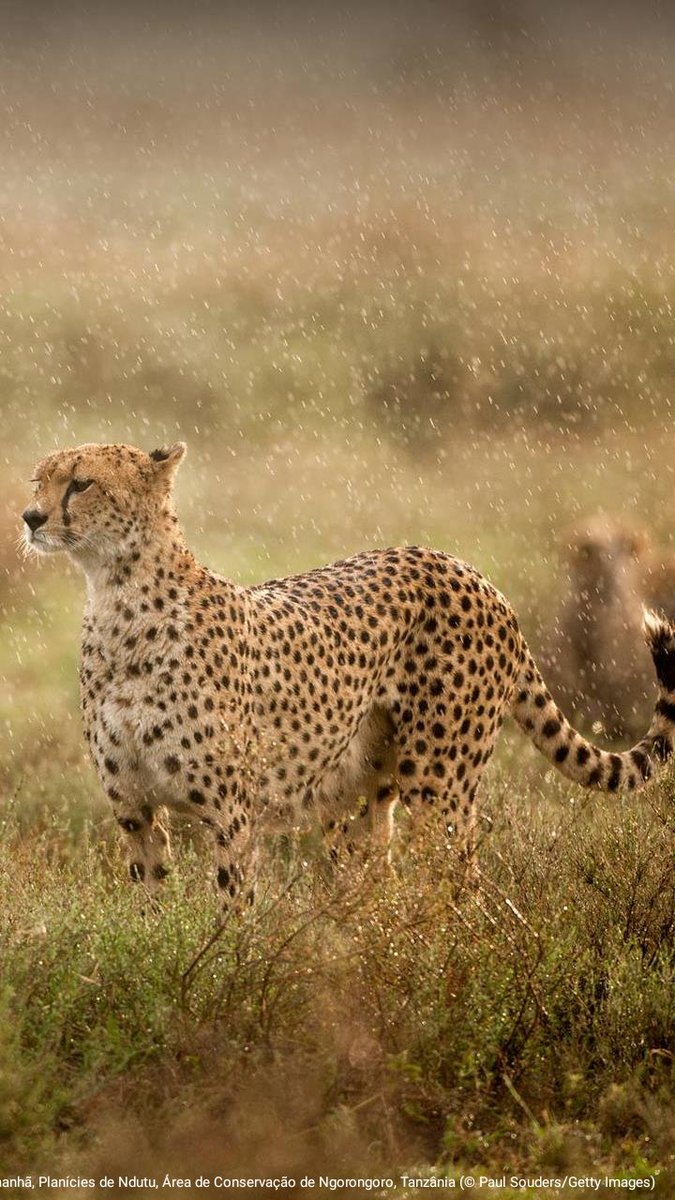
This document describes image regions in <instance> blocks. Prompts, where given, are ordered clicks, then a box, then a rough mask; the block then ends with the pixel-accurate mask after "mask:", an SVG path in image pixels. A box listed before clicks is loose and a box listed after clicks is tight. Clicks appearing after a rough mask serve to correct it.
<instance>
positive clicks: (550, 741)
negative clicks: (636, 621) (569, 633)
mask: <svg viewBox="0 0 675 1200" xmlns="http://www.w3.org/2000/svg"><path fill="white" fill-rule="evenodd" d="M644 634H645V640H646V642H647V645H648V647H649V649H650V651H651V655H652V658H653V660H654V667H655V669H656V676H657V680H658V685H659V695H658V700H657V702H656V706H655V709H654V716H653V718H652V723H651V725H650V727H649V730H648V732H647V734H646V735H645V737H643V738H642V740H641V741H639V742H638V743H637V745H635V746H633V748H632V749H631V750H625V751H624V752H623V753H621V754H612V753H610V752H609V751H607V750H601V749H600V748H599V747H598V746H594V745H593V744H592V743H591V742H589V741H587V740H586V738H584V737H582V735H581V734H580V733H577V731H576V729H573V728H572V726H571V725H570V723H569V721H568V720H567V718H566V717H565V716H563V714H562V712H561V711H560V709H559V708H558V706H557V704H556V703H555V701H554V700H553V697H552V696H551V694H550V692H549V691H548V688H547V687H546V684H545V683H544V681H543V679H542V677H541V674H540V672H539V670H538V668H537V665H536V663H535V661H534V659H533V657H532V655H531V654H530V651H529V650H528V648H527V646H524V658H523V664H522V667H521V671H520V676H519V679H518V684H517V687H516V691H515V693H514V698H513V703H512V709H511V711H512V715H513V716H514V717H515V719H516V721H517V722H518V724H519V725H520V727H521V729H523V730H524V732H525V733H527V734H528V735H529V737H531V738H532V741H533V742H534V744H535V746H536V747H537V749H538V750H540V751H541V753H542V754H543V755H544V756H545V757H546V758H548V759H549V760H550V761H551V762H552V763H553V764H554V765H555V766H556V767H557V768H558V770H559V771H561V772H562V774H563V775H565V776H566V777H567V778H568V779H571V780H573V781H574V782H575V783H580V784H581V785H582V786H583V787H591V788H597V789H598V790H599V791H602V792H617V791H622V790H625V789H634V788H639V787H642V786H643V785H644V784H645V783H646V782H647V780H648V779H651V778H652V776H653V775H654V774H655V773H656V771H657V770H658V768H659V767H660V766H661V765H662V764H663V763H664V762H665V761H666V760H667V759H668V758H670V756H671V754H672V752H673V745H674V744H675V628H674V627H673V626H672V625H671V624H670V623H669V622H668V621H665V620H663V619H662V618H660V617H657V616H656V615H655V614H653V613H649V612H645V618H644Z"/></svg>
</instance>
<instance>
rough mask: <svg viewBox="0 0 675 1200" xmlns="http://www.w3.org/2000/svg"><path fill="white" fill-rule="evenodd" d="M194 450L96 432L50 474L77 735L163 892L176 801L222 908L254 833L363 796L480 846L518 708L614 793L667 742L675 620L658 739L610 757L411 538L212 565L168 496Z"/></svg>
mask: <svg viewBox="0 0 675 1200" xmlns="http://www.w3.org/2000/svg"><path fill="white" fill-rule="evenodd" d="M185 452H186V447H185V444H184V443H182V442H178V443H176V444H174V445H172V446H169V447H167V448H162V449H159V450H154V451H152V453H146V452H144V451H142V450H139V449H136V448H134V447H131V446H126V445H84V446H80V447H78V448H76V449H67V450H61V451H58V452H56V453H53V454H50V455H49V456H48V457H47V458H45V459H44V460H43V461H42V462H40V463H39V464H38V466H37V468H36V470H35V478H34V482H35V486H36V494H35V496H34V499H33V502H32V506H31V507H30V508H28V509H27V510H26V511H25V512H24V514H23V520H24V523H25V538H26V542H27V545H28V547H29V548H30V550H32V551H36V552H39V553H42V554H45V553H53V552H57V551H65V552H66V553H67V554H68V555H70V557H71V559H73V561H74V562H75V563H77V564H78V566H79V567H81V568H82V569H83V571H84V573H85V576H86V584H87V603H86V610H85V615H84V625H83V635H82V647H81V669H80V675H81V705H82V714H83V720H84V732H85V736H86V740H87V742H88V744H89V749H90V752H91V755H92V757H93V761H94V763H95V765H96V769H97V771H98V774H99V776H100V779H101V782H102V784H103V787H104V789H105V791H106V793H107V795H108V797H109V799H110V801H111V802H112V806H113V810H114V814H115V817H116V820H117V823H118V825H119V827H120V829H121V831H122V835H123V838H124V839H125V840H126V844H127V849H128V859H129V873H130V876H131V879H132V880H135V881H138V882H141V883H143V884H144V885H145V887H146V888H147V889H148V890H149V891H150V892H151V893H153V894H154V893H156V891H157V889H158V888H159V887H160V885H161V882H162V880H163V879H164V878H165V876H166V874H167V870H168V862H169V858H170V846H169V837H168V833H167V830H166V828H165V826H164V823H163V819H162V815H161V814H162V813H163V812H164V809H165V807H169V808H171V807H174V808H183V809H187V810H188V811H190V812H192V813H193V814H194V815H198V816H199V818H200V819H201V821H203V822H204V823H205V825H206V826H207V827H208V828H209V830H210V831H211V832H212V835H213V841H214V843H215V856H216V878H217V883H218V885H219V888H220V889H221V893H222V897H223V903H224V904H225V906H226V907H232V906H233V905H237V904H239V903H242V902H243V900H244V898H245V897H247V896H248V895H249V892H251V891H252V889H253V887H254V884H255V875H256V861H257V846H258V843H259V841H260V835H261V830H265V829H266V828H268V822H269V820H271V821H272V824H273V825H274V824H275V823H278V824H280V826H281V827H284V826H286V827H288V825H289V823H291V824H293V823H294V822H296V821H297V820H298V819H299V817H302V818H303V819H304V818H305V817H307V818H309V819H314V820H317V821H318V822H320V823H322V824H326V823H330V821H331V820H332V821H336V820H337V821H338V822H339V820H340V819H341V817H342V815H343V814H344V812H345V811H346V810H348V809H349V808H350V806H354V804H356V803H357V802H362V803H364V807H366V808H367V814H368V818H367V825H368V828H369V830H370V832H371V834H372V836H373V837H374V838H375V840H376V842H378V843H379V844H381V845H382V846H386V845H387V844H388V842H389V838H390V834H391V824H392V821H391V818H392V810H393V808H394V805H395V804H396V803H397V802H398V801H400V802H402V803H403V804H405V805H406V806H408V807H409V808H410V809H411V811H412V812H420V811H429V810H430V809H429V806H433V807H434V809H435V810H436V811H437V813H438V821H439V823H440V826H441V828H442V829H444V830H446V831H447V830H450V831H453V832H454V833H455V834H456V835H457V839H458V842H457V844H458V845H462V846H464V847H467V848H468V849H469V850H470V848H471V846H472V844H473V840H474V833H475V803H476V792H477V788H478V785H479V782H480V779H481V776H482V774H483V772H484V770H485V767H486V765H487V763H488V761H489V759H490V756H491V754H492V751H493V748H494V745H495V740H496V737H497V734H498V731H499V729H500V726H501V724H502V722H503V720H504V717H505V716H506V715H507V714H511V715H512V716H513V717H515V720H516V721H517V723H518V724H519V726H520V728H521V729H522V730H523V731H524V732H525V733H526V734H528V736H529V737H530V738H531V739H532V741H533V742H534V744H535V746H537V748H538V749H539V750H540V751H542V753H543V754H544V755H545V756H546V757H547V758H548V759H549V760H550V761H551V762H552V763H554V764H555V766H556V767H558V768H559V769H560V771H562V772H563V774H564V775H566V776H567V778H568V779H570V780H573V781H575V782H576V783H579V784H582V785H584V786H586V787H589V788H596V789H600V790H603V791H609V792H615V791H618V790H619V789H626V788H637V787H640V786H642V785H643V784H644V783H645V781H646V780H648V779H649V778H650V777H651V776H652V775H653V774H654V773H655V772H656V770H657V769H658V767H659V766H660V764H661V763H662V762H663V761H664V760H665V759H667V758H668V757H669V756H670V754H671V753H672V749H673V741H674V736H675V629H674V628H673V627H672V626H671V625H670V624H669V623H668V622H667V621H665V620H664V619H661V618H659V617H657V616H654V615H651V614H647V616H646V618H645V636H646V640H647V643H648V645H649V648H650V650H651V654H652V658H653V662H654V666H655V670H656V675H657V679H658V685H659V693H658V698H657V701H656V707H655V711H654V715H653V719H652V722H651V726H650V728H649V731H648V733H647V734H646V736H645V737H643V738H642V740H641V741H639V742H638V743H637V745H635V746H634V747H633V749H631V750H628V751H625V752H624V753H622V754H615V753H609V752H607V751H603V750H601V749H599V748H597V747H596V746H594V745H591V744H590V743H589V742H588V741H586V740H585V738H583V737H582V736H581V735H580V734H579V733H577V732H576V731H575V730H574V729H572V727H571V726H570V724H569V723H568V721H567V720H566V718H565V717H564V716H563V714H562V712H561V711H560V709H559V708H558V707H557V705H556V704H555V702H554V700H553V699H552V697H551V695H550V693H549V691H548V690H547V688H546V685H545V684H544V681H543V679H542V676H541V674H540V672H539V670H538V668H537V665H536V663H535V661H534V659H533V657H532V655H531V653H530V651H529V649H528V647H527V645H526V643H525V641H524V639H523V636H522V634H521V632H520V630H519V627H518V622H517V619H516V616H515V613H514V612H513V610H512V608H511V606H510V605H509V603H508V601H507V600H506V599H505V598H504V597H503V596H502V595H501V594H500V593H499V592H498V591H497V590H496V589H495V588H494V587H493V586H492V585H491V584H490V583H489V582H488V581H487V580H486V579H485V578H483V576H482V575H481V574H480V573H479V572H478V571H476V570H475V569H474V568H473V567H471V566H469V565H467V564H466V563H465V562H462V561H460V560H459V559H456V558H453V557H451V556H450V555H448V554H444V553H441V552H439V551H436V550H430V549H421V548H419V547H416V546H410V547H408V546H406V547H401V548H398V549H388V550H372V551H366V552H365V553H361V554H357V555H356V556H355V557H353V558H348V559H346V560H344V561H342V562H338V563H335V564H334V565H332V566H328V567H320V568H318V569H316V570H312V571H308V572H307V573H306V574H302V575H296V576H291V577H289V578H282V579H273V580H270V581H268V582H266V583H261V584H257V585H255V586H253V587H242V586H239V585H238V584H237V583H234V582H231V581H229V580H227V579H225V578H222V577H221V576H219V575H216V574H215V573H214V572H212V571H210V570H208V569H207V568H205V567H203V566H201V565H200V564H199V563H198V562H197V561H196V559H195V558H194V556H193V555H192V553H191V552H190V550H189V549H188V546H187V545H186V542H185V539H184V537H183V534H182V532H181V529H180V526H179V524H178V518H177V516H176V512H175V508H174V503H173V499H172V489H173V481H174V476H175V473H176V470H177V468H178V466H179V464H180V462H181V461H182V459H183V457H184V455H185Z"/></svg>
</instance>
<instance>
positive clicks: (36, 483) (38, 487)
mask: <svg viewBox="0 0 675 1200" xmlns="http://www.w3.org/2000/svg"><path fill="white" fill-rule="evenodd" d="M29 482H30V483H32V484H33V490H34V491H36V492H41V491H42V487H43V484H42V480H41V479H31V480H30V481H29Z"/></svg>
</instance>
